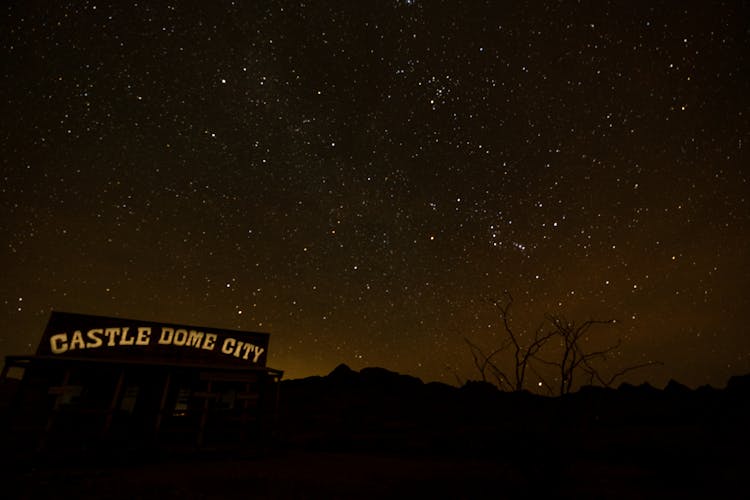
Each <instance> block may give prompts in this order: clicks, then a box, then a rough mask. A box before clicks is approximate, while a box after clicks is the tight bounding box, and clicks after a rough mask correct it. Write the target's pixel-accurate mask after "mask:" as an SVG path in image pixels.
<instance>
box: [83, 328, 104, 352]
mask: <svg viewBox="0 0 750 500" xmlns="http://www.w3.org/2000/svg"><path fill="white" fill-rule="evenodd" d="M103 333H104V330H102V329H101V328H92V329H91V330H89V331H88V332H87V333H86V337H88V339H89V342H86V347H87V348H89V349H91V348H93V347H101V346H102V343H103V342H102V339H101V337H99V335H102V334H103Z"/></svg>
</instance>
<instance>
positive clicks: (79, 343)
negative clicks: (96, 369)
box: [70, 330, 86, 351]
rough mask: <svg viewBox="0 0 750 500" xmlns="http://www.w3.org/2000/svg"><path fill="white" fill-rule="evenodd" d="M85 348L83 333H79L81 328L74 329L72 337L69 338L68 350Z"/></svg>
mask: <svg viewBox="0 0 750 500" xmlns="http://www.w3.org/2000/svg"><path fill="white" fill-rule="evenodd" d="M85 348H86V342H84V341H83V333H81V330H76V331H74V332H73V338H71V339H70V350H71V351H72V350H73V349H85Z"/></svg>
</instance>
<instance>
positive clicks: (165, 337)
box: [159, 326, 174, 345]
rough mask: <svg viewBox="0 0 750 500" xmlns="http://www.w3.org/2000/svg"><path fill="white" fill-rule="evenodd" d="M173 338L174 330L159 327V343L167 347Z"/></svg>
mask: <svg viewBox="0 0 750 500" xmlns="http://www.w3.org/2000/svg"><path fill="white" fill-rule="evenodd" d="M173 336H174V328H168V327H166V326H162V327H161V335H160V336H159V343H160V344H164V345H169V344H171V343H172V337H173Z"/></svg>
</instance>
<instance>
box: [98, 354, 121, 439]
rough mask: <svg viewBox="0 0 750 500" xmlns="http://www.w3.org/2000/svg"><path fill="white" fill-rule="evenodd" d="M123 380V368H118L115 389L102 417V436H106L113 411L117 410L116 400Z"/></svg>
mask: <svg viewBox="0 0 750 500" xmlns="http://www.w3.org/2000/svg"><path fill="white" fill-rule="evenodd" d="M124 382H125V369H124V368H120V374H119V375H118V376H117V383H116V384H115V390H114V392H113V393H112V399H111V400H110V401H109V408H107V414H106V415H105V417H104V426H103V427H102V437H106V436H107V434H108V433H109V428H110V426H112V418H113V417H114V414H115V411H116V410H117V402H118V401H119V400H120V393H122V385H123V383H124Z"/></svg>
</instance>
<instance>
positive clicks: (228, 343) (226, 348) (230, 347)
mask: <svg viewBox="0 0 750 500" xmlns="http://www.w3.org/2000/svg"><path fill="white" fill-rule="evenodd" d="M236 343H237V341H236V340H234V339H233V338H232V337H227V338H225V339H224V344H222V346H221V352H223V353H224V354H232V351H234V345H235V344H236Z"/></svg>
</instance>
